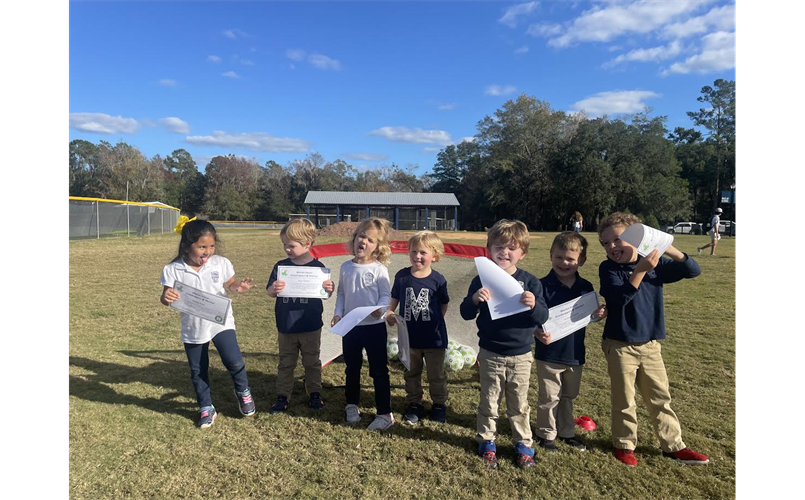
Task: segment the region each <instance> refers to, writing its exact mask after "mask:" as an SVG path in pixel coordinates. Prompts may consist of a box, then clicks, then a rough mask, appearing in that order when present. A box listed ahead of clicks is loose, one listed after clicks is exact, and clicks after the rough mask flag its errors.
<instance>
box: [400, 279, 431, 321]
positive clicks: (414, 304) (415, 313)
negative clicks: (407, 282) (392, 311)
mask: <svg viewBox="0 0 805 500" xmlns="http://www.w3.org/2000/svg"><path fill="white" fill-rule="evenodd" d="M429 305H430V294H429V293H428V289H427V288H423V289H421V290H419V298H417V297H416V295H414V289H413V288H411V287H410V286H409V287H406V288H405V321H411V319H412V318H413V319H414V320H416V319H417V317H419V315H420V314H421V315H422V321H430V307H429Z"/></svg>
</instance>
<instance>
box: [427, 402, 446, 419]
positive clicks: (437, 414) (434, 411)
mask: <svg viewBox="0 0 805 500" xmlns="http://www.w3.org/2000/svg"><path fill="white" fill-rule="evenodd" d="M430 419H431V420H433V421H434V422H441V423H445V422H447V406H445V405H433V408H431V410H430Z"/></svg>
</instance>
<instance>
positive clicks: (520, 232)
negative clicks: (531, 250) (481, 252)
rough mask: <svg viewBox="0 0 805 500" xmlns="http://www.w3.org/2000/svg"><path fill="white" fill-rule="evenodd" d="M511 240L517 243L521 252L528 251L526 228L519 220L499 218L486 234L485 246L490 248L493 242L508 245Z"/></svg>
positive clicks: (525, 252)
mask: <svg viewBox="0 0 805 500" xmlns="http://www.w3.org/2000/svg"><path fill="white" fill-rule="evenodd" d="M511 242H514V243H517V246H518V247H519V248H520V249H521V250H522V251H523V254H527V253H528V246H529V245H530V239H529V236H528V228H527V227H526V225H525V224H523V223H522V222H520V221H519V220H506V219H500V220H499V221H497V222H495V225H494V226H492V227H491V228H490V229H489V232H488V233H487V234H486V248H491V247H492V245H493V244H494V243H498V244H502V245H508V244H510V243H511Z"/></svg>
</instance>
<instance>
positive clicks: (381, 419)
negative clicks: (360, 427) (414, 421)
mask: <svg viewBox="0 0 805 500" xmlns="http://www.w3.org/2000/svg"><path fill="white" fill-rule="evenodd" d="M392 425H394V414H393V413H386V414H385V415H378V416H376V417H375V419H374V420H372V423H371V424H369V427H367V429H369V430H370V431H385V430H386V429H388V428H389V427H391V426H392Z"/></svg>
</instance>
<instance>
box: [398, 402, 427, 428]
mask: <svg viewBox="0 0 805 500" xmlns="http://www.w3.org/2000/svg"><path fill="white" fill-rule="evenodd" d="M424 410H425V407H424V406H422V405H418V404H416V403H411V404H409V405H408V406H407V407H406V408H405V416H403V423H404V424H407V425H416V424H418V423H419V421H420V420H421V419H422V412H423V411H424Z"/></svg>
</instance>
